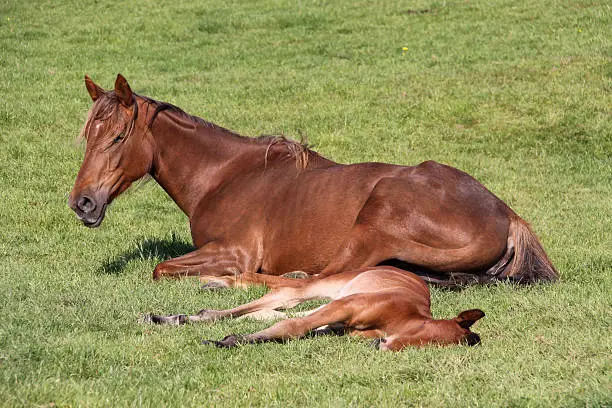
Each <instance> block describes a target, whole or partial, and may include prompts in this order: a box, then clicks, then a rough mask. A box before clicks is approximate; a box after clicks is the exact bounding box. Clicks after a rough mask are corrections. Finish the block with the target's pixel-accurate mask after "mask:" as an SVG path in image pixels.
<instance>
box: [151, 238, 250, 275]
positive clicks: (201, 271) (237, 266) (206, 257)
mask: <svg viewBox="0 0 612 408" xmlns="http://www.w3.org/2000/svg"><path fill="white" fill-rule="evenodd" d="M257 262H258V261H257V259H255V258H254V257H252V256H250V255H249V253H248V251H247V250H246V249H244V248H240V247H238V246H231V245H226V244H223V243H221V242H217V241H213V242H209V243H208V244H206V245H204V246H203V247H201V248H198V249H196V250H195V251H193V252H190V253H188V254H185V255H183V256H179V257H178V258H173V259H169V260H167V261H164V262H162V263H160V264H158V265H157V266H156V267H155V270H154V271H153V279H155V280H157V279H159V278H162V277H168V278H180V277H184V276H227V275H230V276H231V275H239V274H241V273H244V272H254V271H256V270H257V267H258V265H257Z"/></svg>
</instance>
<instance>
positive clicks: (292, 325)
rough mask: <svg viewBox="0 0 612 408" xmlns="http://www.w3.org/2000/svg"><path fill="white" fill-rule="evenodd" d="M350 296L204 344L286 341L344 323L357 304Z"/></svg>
mask: <svg viewBox="0 0 612 408" xmlns="http://www.w3.org/2000/svg"><path fill="white" fill-rule="evenodd" d="M353 297H354V296H348V297H345V298H342V299H339V300H334V301H333V302H331V303H329V304H328V305H325V306H324V307H322V308H320V309H318V310H316V311H315V312H313V313H312V314H310V315H308V316H306V317H302V318H295V319H288V320H281V321H280V322H278V323H276V324H274V325H273V326H271V327H269V328H267V329H265V330H262V331H259V332H256V333H253V334H248V335H244V336H243V335H235V334H234V335H230V336H227V337H225V338H224V339H223V340H221V341H214V340H204V341H203V343H204V344H214V345H216V346H218V347H227V348H229V347H234V346H236V345H238V344H247V343H263V342H268V341H284V340H289V339H295V338H300V337H303V336H305V335H307V334H308V333H310V332H312V331H313V330H315V329H317V328H319V327H322V326H325V325H336V324H339V323H344V322H346V321H348V320H350V319H351V317H352V316H353V314H354V312H355V310H354V307H355V304H354V303H353V302H351V298H353Z"/></svg>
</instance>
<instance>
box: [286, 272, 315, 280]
mask: <svg viewBox="0 0 612 408" xmlns="http://www.w3.org/2000/svg"><path fill="white" fill-rule="evenodd" d="M281 277H282V278H289V279H309V278H310V275H308V274H307V273H306V272H303V271H293V272H287V273H286V274H284V275H281Z"/></svg>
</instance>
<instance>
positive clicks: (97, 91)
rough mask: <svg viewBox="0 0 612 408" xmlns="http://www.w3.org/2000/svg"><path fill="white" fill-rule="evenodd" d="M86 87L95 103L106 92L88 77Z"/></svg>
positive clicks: (86, 77)
mask: <svg viewBox="0 0 612 408" xmlns="http://www.w3.org/2000/svg"><path fill="white" fill-rule="evenodd" d="M85 87H87V92H89V96H91V99H92V100H93V101H94V102H95V101H96V100H97V99H98V98H99V97H101V96H102V95H104V93H105V92H106V91H105V90H104V89H102V87H101V86H99V85H98V84H96V83H95V82H94V81H92V79H91V78H90V77H88V76H87V75H85Z"/></svg>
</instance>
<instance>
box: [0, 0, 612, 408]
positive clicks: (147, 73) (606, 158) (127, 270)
mask: <svg viewBox="0 0 612 408" xmlns="http://www.w3.org/2000/svg"><path fill="white" fill-rule="evenodd" d="M611 27H612V9H611V8H610V5H609V4H608V3H607V2H605V1H598V0H595V1H593V0H585V1H580V0H571V1H570V0H564V1H551V0H549V1H547V0H544V1H526V0H513V1H509V0H508V1H502V0H493V1H484V0H470V1H425V0H415V1H411V2H401V1H387V2H382V1H380V2H379V1H362V2H351V1H333V2H331V1H330V2H327V1H300V2H294V1H284V0H278V1H272V0H267V1H261V2H231V1H210V2H201V4H195V2H188V1H174V2H171V3H166V2H149V1H147V2H127V1H125V2H111V1H98V2H95V3H93V2H92V4H90V5H88V2H78V1H74V2H71V1H52V2H43V1H28V2H21V1H14V0H9V1H5V2H3V3H2V4H0V256H1V257H0V260H1V262H0V313H1V323H0V401H2V402H0V405H4V406H47V407H49V406H54V405H56V406H131V405H141V404H142V405H145V406H209V405H215V406H245V405H253V406H317V405H322V406H411V405H414V406H483V407H489V406H593V407H595V406H610V405H612V391H611V390H612V381H611V374H610V373H611V371H612V364H611V362H612V359H611V357H610V356H611V355H612V337H611V335H610V333H611V330H610V326H611V325H610V323H611V322H612V233H611V232H610V231H611V230H612V221H611V219H612V118H611V115H612V63H611V60H612V44H611V41H610V40H611V39H612V29H611ZM402 47H407V48H408V50H407V51H406V52H402ZM118 72H121V73H122V74H124V75H125V76H126V77H127V78H128V80H129V81H130V83H131V85H132V87H133V89H134V90H136V91H137V92H139V93H142V94H144V95H148V96H151V97H153V98H156V99H160V100H164V101H168V102H171V103H174V104H176V105H178V106H181V107H183V108H184V109H185V110H186V111H188V112H190V113H193V114H197V115H199V116H202V117H204V118H206V119H208V120H210V121H213V122H215V123H218V124H220V125H222V126H225V127H229V128H231V129H234V130H236V131H239V132H241V133H243V134H248V135H257V134H260V133H268V134H269V133H280V132H283V133H285V134H286V135H289V136H294V137H299V136H300V135H301V134H305V135H307V136H308V137H309V141H310V143H311V144H313V145H314V146H315V148H316V149H317V150H318V151H320V152H321V153H323V154H325V155H326V156H328V157H331V158H333V159H335V160H338V161H341V162H347V163H349V162H358V161H371V160H376V161H387V162H394V163H401V164H416V163H418V162H420V161H422V160H426V159H434V160H438V161H441V162H443V163H447V164H451V165H453V166H456V167H458V168H461V169H463V170H465V171H467V172H469V173H470V174H472V175H474V176H475V177H476V178H478V179H479V180H480V181H482V182H483V183H484V184H485V185H486V186H487V187H489V188H490V189H491V190H492V191H493V192H495V193H496V194H497V195H498V196H499V197H501V198H502V199H503V200H505V201H506V202H507V203H508V204H510V205H511V206H512V207H513V208H514V209H515V210H516V211H517V212H518V213H519V214H521V215H522V216H523V217H524V218H526V219H527V220H529V221H530V222H531V223H532V224H533V227H534V229H535V230H536V232H537V233H538V235H539V237H540V238H541V240H542V242H543V244H544V246H545V248H546V249H547V252H548V253H549V255H550V257H551V259H552V260H553V262H554V263H555V265H556V266H557V268H558V269H559V271H560V273H561V280H560V282H559V283H557V284H554V285H543V286H534V287H526V288H524V287H515V286H512V285H498V286H492V287H471V288H468V289H466V290H463V291H460V292H446V291H440V290H434V291H433V299H432V301H433V309H434V313H435V314H436V315H438V316H452V315H455V314H456V313H457V312H459V311H461V310H463V309H466V308H472V307H479V308H481V309H483V310H484V311H485V312H486V313H487V317H486V318H485V319H484V320H483V321H481V322H479V323H478V326H477V330H476V331H477V332H479V333H480V335H481V337H482V339H483V344H482V346H481V347H476V348H467V347H448V348H437V347H427V348H423V349H408V350H405V351H403V352H401V353H396V354H393V353H381V352H377V351H375V350H372V349H369V348H368V347H367V343H366V342H364V341H360V340H356V339H351V338H347V337H340V338H317V339H309V340H304V341H294V342H290V343H288V344H284V345H282V344H266V345H258V346H252V347H251V346H248V347H242V348H239V349H237V350H229V351H228V350H218V349H214V348H210V347H205V346H201V345H199V340H200V339H201V338H213V339H214V338H220V337H223V336H224V335H226V334H229V333H234V332H236V333H243V332H250V331H254V330H258V329H261V328H263V327H265V326H266V323H262V322H253V321H224V322H219V323H217V324H215V325H201V326H189V327H180V328H176V327H150V326H145V325H141V324H139V323H138V316H139V313H142V312H158V313H174V312H193V311H197V310H198V309H200V308H202V307H207V308H221V307H228V306H232V305H236V304H238V303H241V302H245V301H247V300H251V299H254V298H255V297H257V296H259V295H261V294H262V293H263V290H261V289H251V290H248V291H241V290H230V291H225V292H218V293H216V292H215V293H202V292H200V291H199V289H198V284H197V282H196V281H195V280H184V281H164V282H159V283H154V282H152V281H151V273H152V270H153V268H154V266H155V264H156V263H157V262H159V261H161V260H163V259H164V258H166V257H169V256H173V255H177V254H180V253H183V252H187V251H188V250H189V248H190V241H189V230H188V226H187V222H186V221H187V220H186V218H185V217H184V215H182V214H181V213H180V212H179V210H178V208H177V207H176V206H175V205H174V203H173V202H172V201H171V200H170V199H169V198H168V197H167V196H166V195H165V194H164V193H163V191H161V189H160V188H159V187H158V186H157V185H156V184H155V183H154V182H151V183H148V184H146V185H144V186H142V187H140V188H138V189H133V190H131V191H130V192H128V193H126V194H125V195H124V196H122V197H121V198H120V199H118V200H117V201H116V202H115V204H114V205H113V207H112V208H111V209H110V211H109V213H108V214H107V219H106V220H105V222H104V224H103V225H102V227H101V228H99V229H98V230H89V229H86V228H85V227H83V226H82V225H80V224H79V223H78V222H77V220H76V219H75V217H74V214H72V212H71V211H70V210H69V209H68V207H67V205H66V199H67V192H68V191H69V190H70V189H71V186H72V182H73V181H74V178H75V176H76V173H77V171H78V168H79V166H80V161H81V160H82V155H83V152H82V149H81V148H79V146H78V145H77V144H76V143H75V138H76V136H77V134H78V132H79V130H80V127H81V126H82V124H83V122H84V119H85V116H86V112H87V110H88V108H89V106H90V99H89V96H88V95H87V92H86V90H85V87H84V84H83V74H85V73H88V74H89V75H90V76H92V77H93V78H94V80H96V81H97V82H98V83H100V84H102V85H103V86H105V87H107V88H108V87H111V85H112V84H113V83H114V78H115V76H116V74H117V73H118Z"/></svg>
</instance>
